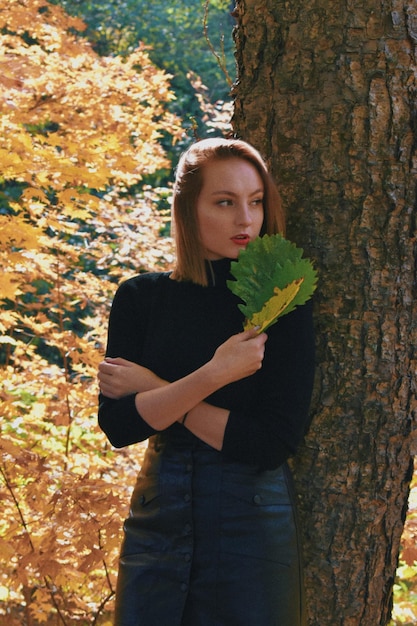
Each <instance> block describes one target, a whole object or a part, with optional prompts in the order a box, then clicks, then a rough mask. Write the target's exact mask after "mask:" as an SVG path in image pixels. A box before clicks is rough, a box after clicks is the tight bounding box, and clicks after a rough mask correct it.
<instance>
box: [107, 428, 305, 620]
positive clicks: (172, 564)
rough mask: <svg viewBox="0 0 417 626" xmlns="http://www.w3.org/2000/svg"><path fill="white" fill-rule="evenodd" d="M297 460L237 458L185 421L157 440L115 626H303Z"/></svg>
mask: <svg viewBox="0 0 417 626" xmlns="http://www.w3.org/2000/svg"><path fill="white" fill-rule="evenodd" d="M302 596H303V593H302V571H301V566H300V555H299V542H298V533H297V523H296V515H295V510H294V498H293V494H292V487H291V477H290V473H289V469H288V467H287V465H283V466H281V467H279V468H278V469H276V470H272V471H269V470H268V471H259V470H258V469H257V468H256V467H253V466H250V465H245V464H243V463H235V462H230V461H228V460H227V459H225V458H224V456H223V455H222V454H221V453H220V452H217V451H216V450H213V449H212V448H210V447H209V446H207V445H205V444H203V443H202V442H200V441H199V440H198V439H197V438H195V437H194V436H193V435H191V433H189V432H188V431H186V430H185V429H183V428H181V427H173V428H171V429H170V430H169V431H167V432H165V433H162V434H158V435H155V436H154V437H152V438H151V439H150V440H149V445H148V449H147V452H146V455H145V459H144V463H143V465H142V468H141V471H140V473H139V476H138V479H137V482H136V486H135V489H134V492H133V496H132V502H131V510H130V515H129V517H128V519H127V520H126V522H125V524H124V541H123V545H122V549H121V555H120V563H119V576H118V582H117V592H116V612H115V626H260V625H262V626H302V625H303V624H304V620H303V597H302Z"/></svg>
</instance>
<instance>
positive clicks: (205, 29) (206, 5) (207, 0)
mask: <svg viewBox="0 0 417 626" xmlns="http://www.w3.org/2000/svg"><path fill="white" fill-rule="evenodd" d="M209 5H210V0H205V2H204V17H203V32H204V37H205V40H206V42H207V45H208V47H209V50H210V52H211V53H212V54H213V55H214V57H215V59H216V61H217V64H218V66H219V68H220V69H221V71H222V72H223V74H224V75H225V78H226V81H227V84H228V85H229V87H231V86H232V85H233V80H232V78H231V76H230V74H229V72H228V69H227V66H226V54H225V51H224V36H223V35H222V36H221V38H220V49H221V55H220V54H219V53H218V52H217V51H216V49H215V48H214V46H213V44H212V43H211V40H210V37H209V34H208V14H209Z"/></svg>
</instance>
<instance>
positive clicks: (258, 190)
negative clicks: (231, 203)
mask: <svg viewBox="0 0 417 626" xmlns="http://www.w3.org/2000/svg"><path fill="white" fill-rule="evenodd" d="M260 193H262V194H264V193H265V192H264V190H263V189H257V190H256V191H252V193H251V194H249V195H251V196H257V195H258V194H260ZM225 194H226V195H229V196H236V195H238V194H236V193H235V192H234V191H229V190H228V189H225V190H222V189H220V190H218V191H213V192H212V194H211V195H212V196H224V195H225Z"/></svg>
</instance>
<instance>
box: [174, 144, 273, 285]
mask: <svg viewBox="0 0 417 626" xmlns="http://www.w3.org/2000/svg"><path fill="white" fill-rule="evenodd" d="M231 158H239V159H244V160H245V161H248V162H249V163H251V164H252V165H253V166H254V167H255V168H256V170H257V171H258V173H259V175H260V177H261V179H262V182H263V185H264V221H263V225H262V228H261V233H260V234H261V235H264V234H268V235H273V234H276V233H281V234H285V216H284V211H283V208H282V203H281V198H280V194H279V191H278V189H277V187H276V185H275V183H274V181H273V180H272V178H271V176H270V174H269V172H268V170H267V167H266V165H265V162H264V160H263V158H262V157H261V155H260V153H259V152H258V151H257V150H256V149H255V148H254V147H253V146H251V145H250V144H248V143H246V142H245V141H242V140H241V139H224V138H221V137H217V138H212V139H203V140H201V141H198V142H197V143H195V144H193V145H192V146H190V148H188V150H187V151H186V152H184V154H183V155H182V156H181V158H180V160H179V163H178V167H177V171H176V177H175V183H174V199H173V227H174V236H175V243H176V249H177V261H176V267H175V269H174V271H173V273H172V275H171V277H172V278H173V279H175V280H181V281H186V280H187V281H192V282H194V283H197V284H199V285H207V276H206V268H205V257H204V248H203V246H202V244H201V240H200V233H199V228H198V220H197V210H196V206H197V200H198V197H199V194H200V191H201V189H202V186H203V180H204V166H205V165H206V164H207V163H208V162H209V161H213V160H216V159H231Z"/></svg>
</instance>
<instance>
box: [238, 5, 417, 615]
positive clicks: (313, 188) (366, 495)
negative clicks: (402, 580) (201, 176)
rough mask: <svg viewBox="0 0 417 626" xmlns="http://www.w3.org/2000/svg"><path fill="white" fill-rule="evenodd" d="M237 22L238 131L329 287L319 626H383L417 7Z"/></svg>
mask: <svg viewBox="0 0 417 626" xmlns="http://www.w3.org/2000/svg"><path fill="white" fill-rule="evenodd" d="M236 17H237V28H236V32H235V36H236V48H237V52H236V54H237V64H238V82H237V84H236V87H235V115H234V129H235V132H236V134H237V135H238V136H240V137H242V138H244V139H246V140H248V141H250V142H251V143H253V144H254V145H255V146H256V147H257V148H258V149H259V150H260V151H261V153H262V154H263V155H264V156H265V157H266V159H267V161H268V163H269V165H270V169H271V171H272V174H273V176H274V178H275V179H276V180H277V181H278V182H279V184H280V187H281V192H282V195H283V199H284V204H285V206H286V210H287V216H288V237H289V238H290V239H292V240H293V241H295V242H296V243H297V245H301V247H303V248H304V250H305V252H306V254H307V255H308V256H310V257H311V258H313V259H314V260H315V263H316V266H317V268H318V270H319V276H320V279H319V288H318V294H317V296H316V326H317V352H318V354H317V363H318V364H317V380H316V388H315V394H314V398H313V404H312V412H313V423H312V426H311V429H310V432H309V434H308V436H307V438H306V441H305V444H304V445H303V447H302V448H301V450H300V453H299V455H297V458H296V459H295V462H294V469H295V473H296V481H297V488H298V491H299V497H300V514H301V519H302V527H303V539H304V553H305V563H306V587H307V603H308V616H309V621H308V623H309V624H310V625H314V626H338V625H339V624H340V625H344V626H356V625H360V626H377V625H383V624H387V623H388V621H389V618H390V613H391V607H392V585H393V581H394V577H395V571H396V566H397V558H398V552H399V545H400V538H401V533H402V528H403V523H404V519H405V513H406V506H407V497H408V489H409V481H410V477H411V471H412V454H413V452H415V450H413V445H412V440H413V429H415V424H416V421H415V420H416V406H417V405H416V379H415V372H416V352H415V346H416V344H417V310H416V304H415V301H416V275H415V272H416V256H417V255H416V248H417V245H416V214H417V198H416V180H417V153H416V146H417V107H416V104H417V102H416V98H417V90H416V87H417V81H416V72H417V67H416V56H415V54H416V44H417V5H416V4H415V2H414V3H412V2H410V3H407V2H406V1H405V0H392V1H391V2H389V1H387V2H384V1H383V0H382V1H377V0H345V1H343V2H340V0H337V1H336V0H326V1H323V0H310V1H309V2H308V3H306V2H304V1H301V0H287V1H285V2H284V1H283V0H261V1H259V0H238V2H237V7H236ZM414 434H415V433H414Z"/></svg>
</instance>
